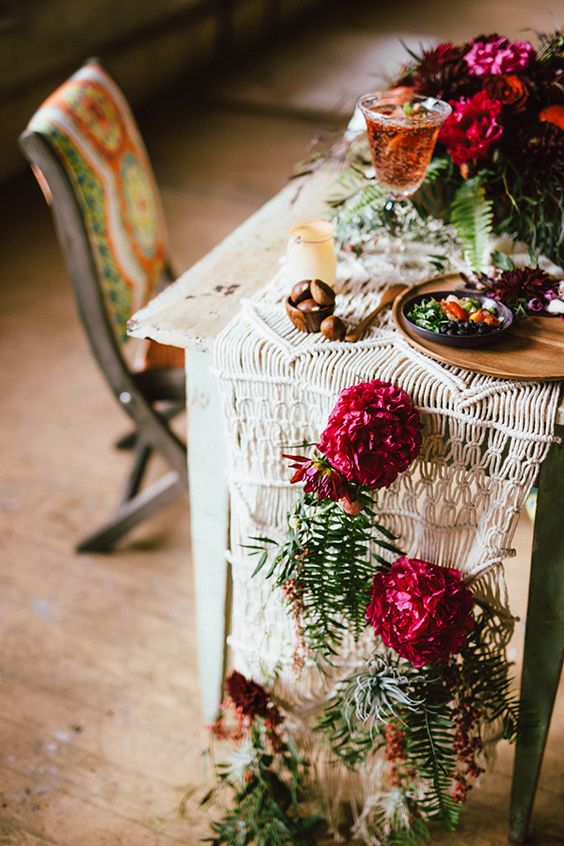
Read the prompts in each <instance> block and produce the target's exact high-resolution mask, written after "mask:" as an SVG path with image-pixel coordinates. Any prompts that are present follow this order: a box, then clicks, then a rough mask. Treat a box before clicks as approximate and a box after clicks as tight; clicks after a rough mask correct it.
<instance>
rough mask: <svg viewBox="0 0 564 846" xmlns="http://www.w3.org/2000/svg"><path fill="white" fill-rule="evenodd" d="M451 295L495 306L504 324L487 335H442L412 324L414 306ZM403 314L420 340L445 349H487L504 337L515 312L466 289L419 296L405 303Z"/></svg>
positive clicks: (489, 298)
mask: <svg viewBox="0 0 564 846" xmlns="http://www.w3.org/2000/svg"><path fill="white" fill-rule="evenodd" d="M450 294H455V296H457V297H473V299H475V300H479V301H480V302H481V303H487V304H488V306H489V305H494V306H495V308H496V310H497V314H498V317H502V318H503V323H502V324H501V326H499V327H498V328H496V329H494V330H493V331H492V332H487V333H486V334H485V335H441V334H440V333H439V332H431V330H430V329H422V328H421V326H417V325H416V324H415V323H412V321H411V320H410V319H409V317H408V316H407V315H408V313H409V312H410V311H411V309H412V308H413V306H415V305H417V304H418V303H420V302H421V301H422V300H426V299H428V298H429V297H434V298H435V299H436V300H442V299H445V298H446V297H448V296H449V295H450ZM402 314H403V316H404V318H405V322H406V323H407V325H408V326H409V328H410V329H411V330H412V332H415V334H416V335H419V337H420V338H425V340H427V341H433V343H435V344H442V345H443V346H445V347H466V348H467V347H487V346H489V344H493V343H494V342H495V341H498V340H499V339H500V338H501V337H504V336H505V335H506V333H507V331H508V330H509V329H510V328H511V325H512V323H513V312H512V311H511V309H510V308H508V307H507V306H506V305H504V304H503V303H499V302H497V300H492V298H491V297H486V296H484V294H477V293H476V292H475V291H471V290H465V289H458V290H455V291H431V292H429V293H428V294H417V295H416V296H414V297H410V298H409V299H408V300H406V301H405V302H404V304H403V307H402Z"/></svg>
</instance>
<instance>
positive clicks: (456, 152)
mask: <svg viewBox="0 0 564 846" xmlns="http://www.w3.org/2000/svg"><path fill="white" fill-rule="evenodd" d="M450 105H451V106H452V107H453V108H452V113H451V114H450V115H449V116H448V118H447V119H446V120H445V122H444V124H443V126H442V129H441V132H440V135H439V141H441V142H442V143H443V144H444V145H445V147H446V148H447V150H448V152H449V155H450V157H451V159H452V160H453V162H454V163H455V164H457V165H462V164H465V163H466V162H470V161H475V160H476V159H483V158H484V157H485V156H487V154H488V151H489V149H490V147H491V145H492V144H493V143H494V141H497V140H498V139H499V138H500V137H501V135H502V133H503V127H502V126H501V124H500V123H499V122H498V120H497V118H498V116H499V114H500V112H501V103H500V102H499V100H492V99H491V98H490V97H488V95H487V93H486V92H485V91H479V92H478V93H477V94H475V95H474V96H473V97H471V98H470V99H467V98H466V97H461V98H460V100H458V102H456V101H451V103H450Z"/></svg>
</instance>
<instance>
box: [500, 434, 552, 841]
mask: <svg viewBox="0 0 564 846" xmlns="http://www.w3.org/2000/svg"><path fill="white" fill-rule="evenodd" d="M557 434H559V435H560V437H563V436H564V427H562V426H561V427H559V428H558V430H557ZM562 502H564V444H560V445H558V444H555V445H553V446H552V447H551V449H550V452H549V454H548V456H547V458H546V460H545V461H544V463H543V465H542V468H541V472H540V478H539V493H538V501H537V513H536V519H535V530H534V542H533V556H532V561H531V580H530V585H529V604H528V610H527V629H526V634H525V651H524V657H523V676H522V681H521V708H522V711H523V715H524V718H523V727H522V730H521V731H520V733H519V736H518V738H517V749H516V752H515V767H514V771H513V787H512V793H511V810H510V834H509V839H510V841H511V842H512V843H518V844H523V843H525V842H526V840H527V836H528V833H529V825H530V821H531V814H532V810H533V804H534V799H535V793H536V789H537V784H538V778H539V774H540V769H541V764H542V758H543V754H544V748H545V745H546V738H547V735H548V729H549V725H550V718H551V715H552V709H553V706H554V700H555V698H556V691H557V688H558V682H559V679H560V672H561V670H562V659H563V647H564V579H563V578H562V565H563V564H564V532H563V531H562ZM531 717H532V718H533V719H532V720H531ZM527 718H529V720H528V719H527Z"/></svg>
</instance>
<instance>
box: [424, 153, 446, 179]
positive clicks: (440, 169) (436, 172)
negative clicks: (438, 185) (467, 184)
mask: <svg viewBox="0 0 564 846" xmlns="http://www.w3.org/2000/svg"><path fill="white" fill-rule="evenodd" d="M450 167H451V162H450V159H449V158H448V157H447V156H437V157H436V158H434V159H432V161H431V163H430V165H429V167H428V168H427V173H426V174H425V179H424V180H423V184H424V185H427V184H429V183H430V182H435V180H436V179H440V178H441V177H442V176H444V175H445V173H447V172H448V171H449V170H450Z"/></svg>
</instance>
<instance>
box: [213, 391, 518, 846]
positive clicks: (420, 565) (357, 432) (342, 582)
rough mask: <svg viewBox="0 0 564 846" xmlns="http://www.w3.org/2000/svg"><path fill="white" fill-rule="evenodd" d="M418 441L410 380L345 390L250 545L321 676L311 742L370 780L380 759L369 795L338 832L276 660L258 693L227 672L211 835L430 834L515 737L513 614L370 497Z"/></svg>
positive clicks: (451, 819) (287, 840)
mask: <svg viewBox="0 0 564 846" xmlns="http://www.w3.org/2000/svg"><path fill="white" fill-rule="evenodd" d="M422 438H423V435H422V424H421V421H420V417H419V414H418V412H417V410H416V409H415V408H414V406H413V405H412V403H411V401H410V399H409V397H408V396H407V394H406V393H405V391H403V390H401V389H400V388H398V387H396V386H394V385H392V384H390V383H388V382H382V381H379V380H377V379H375V380H373V381H371V382H363V383H360V384H357V385H354V386H352V387H349V388H346V389H345V390H343V391H342V392H341V394H340V396H339V398H338V401H337V403H336V405H335V407H334V409H333V411H332V412H331V414H330V416H329V419H328V422H327V425H326V427H325V429H324V430H323V432H322V433H321V436H320V438H319V440H318V443H317V444H316V446H315V449H314V452H313V454H312V455H311V456H308V455H297V456H295V455H293V456H288V458H290V460H291V461H292V467H293V470H294V471H295V472H294V475H293V477H292V479H291V481H292V482H293V483H294V484H302V485H303V489H302V491H301V492H300V494H299V496H298V497H297V499H296V502H295V504H294V506H293V507H292V509H291V511H290V513H289V514H288V517H287V526H286V536H285V538H284V539H283V541H282V542H280V543H277V542H274V541H272V540H269V539H268V538H252V539H250V543H249V547H248V549H249V551H250V552H251V553H254V554H257V555H258V556H259V557H258V563H257V567H256V569H255V575H256V574H257V573H261V572H262V573H263V574H266V578H267V579H271V580H272V584H273V589H275V590H279V591H280V594H279V595H280V598H281V601H283V602H284V603H285V604H286V606H287V608H288V612H289V614H290V615H291V617H292V619H293V621H294V630H295V637H294V642H295V651H294V661H293V666H294V672H295V673H296V675H297V676H298V677H299V675H300V674H301V673H302V672H303V669H304V666H306V665H307V666H309V667H311V666H316V665H317V667H318V668H319V669H320V670H321V671H322V672H326V673H327V684H328V685H330V687H329V688H328V696H327V699H326V701H325V704H324V705H323V706H322V707H321V712H319V711H318V712H317V713H312V714H311V718H310V728H311V730H312V731H314V732H315V733H316V736H317V738H318V743H319V744H321V745H322V746H323V747H324V748H325V749H326V750H327V751H328V754H329V757H330V759H331V760H332V761H333V762H334V765H341V766H345V767H346V768H348V769H349V770H351V771H353V772H355V773H362V772H365V773H366V774H367V777H369V778H372V777H373V775H372V774H373V773H375V772H376V770H375V769H374V766H375V762H379V766H380V769H379V770H378V772H379V777H378V778H376V776H374V784H373V787H372V788H371V798H370V802H369V803H368V806H367V807H365V809H364V810H363V812H362V814H361V815H360V816H357V818H356V820H354V819H353V820H352V821H351V820H349V825H348V830H347V829H346V827H345V828H343V827H341V828H340V830H337V831H335V828H334V821H330V820H326V819H324V818H323V812H322V808H323V802H322V801H321V797H320V793H319V790H318V787H317V785H316V784H315V777H314V774H313V772H312V768H311V767H310V766H309V762H308V761H307V760H306V759H305V757H304V755H303V754H302V752H301V751H300V750H299V749H298V747H297V745H296V743H295V741H294V739H293V731H294V727H293V724H292V718H291V714H288V713H286V706H285V705H284V703H283V702H282V701H277V678H276V673H274V675H273V677H272V678H270V679H269V680H268V684H267V687H268V688H269V690H268V691H267V690H266V689H265V687H263V686H261V685H259V684H258V683H257V682H256V681H254V680H252V679H247V678H245V677H244V676H243V675H242V674H241V673H239V672H237V671H235V672H234V673H232V674H231V676H230V677H229V678H228V679H227V685H226V687H227V697H226V700H225V702H224V704H223V705H222V707H221V709H220V713H219V715H218V719H217V721H216V722H215V724H214V725H213V726H212V733H213V735H214V737H215V738H216V739H219V740H221V741H222V742H224V743H225V744H226V746H227V747H228V748H229V752H226V753H225V754H226V758H225V760H224V761H223V763H221V764H220V765H218V767H217V775H218V779H219V784H218V788H214V790H213V791H212V793H211V794H208V796H206V798H205V801H206V802H207V801H209V800H210V798H211V797H212V796H213V797H216V796H217V793H218V790H219V787H221V786H226V787H227V788H228V789H229V795H230V805H229V806H228V807H227V809H226V810H225V812H224V814H223V816H222V817H221V818H220V819H217V820H215V822H213V824H212V827H213V835H212V837H211V838H210V840H211V842H213V843H214V844H215V846H222V845H223V844H225V846H236V844H237V845H238V844H256V845H257V846H259V844H269V846H271V844H280V846H302V844H303V845H304V846H305V844H308V845H309V844H314V843H315V842H317V837H318V834H319V835H325V836H326V835H327V833H328V832H331V831H332V833H333V834H339V835H341V836H344V837H355V838H356V839H357V840H360V841H361V842H364V843H366V844H372V846H375V845H376V844H381V845H382V846H383V845H384V844H393V846H419V844H425V843H427V842H428V840H429V837H430V833H431V831H432V827H433V825H435V824H438V825H440V826H442V827H443V828H445V829H446V830H447V831H453V830H455V828H456V826H457V823H458V819H459V816H460V810H461V807H462V804H463V803H464V801H465V799H466V797H467V795H468V792H469V790H471V788H472V787H473V786H474V784H475V782H476V780H477V779H478V778H479V777H480V775H481V774H482V773H483V772H484V770H485V768H486V765H487V755H486V750H487V745H488V740H491V739H492V738H494V737H495V738H496V739H498V738H500V737H505V738H506V739H509V740H512V739H513V738H514V737H515V734H516V730H517V721H518V712H517V707H516V704H515V701H514V699H513V696H512V693H511V689H510V687H511V679H510V677H509V665H508V662H507V658H506V646H507V641H508V638H509V637H510V633H511V621H509V623H508V621H507V619H503V620H502V619H501V617H500V616H499V615H498V612H497V611H496V610H495V609H494V608H493V607H492V606H491V605H489V604H487V603H486V602H484V600H483V599H481V598H480V597H479V596H477V595H476V594H474V593H473V591H472V590H471V588H470V587H469V586H468V584H466V583H465V579H464V576H463V571H462V570H461V569H459V566H457V565H460V564H461V562H456V561H452V562H449V564H450V566H439V565H438V564H436V563H433V562H430V561H425V560H422V559H420V558H416V557H411V556H407V555H405V554H403V553H402V551H401V550H400V549H399V547H398V545H397V543H398V540H397V538H395V537H394V536H393V535H392V534H391V533H390V531H389V530H388V529H387V528H386V526H385V525H383V524H382V523H383V521H382V516H381V515H380V514H379V513H378V511H377V510H376V506H375V492H376V491H377V490H379V489H382V488H386V487H388V486H389V485H391V484H393V482H394V481H395V480H396V479H397V477H398V475H399V474H401V473H403V472H405V471H406V470H407V469H408V468H409V467H410V465H411V464H412V463H413V461H414V460H415V459H416V458H417V456H418V454H419V452H420V450H421V447H422ZM345 638H352V639H353V640H354V641H356V642H360V641H361V640H362V642H363V644H365V643H366V644H367V646H366V649H365V648H364V647H363V649H362V650H361V652H360V653H359V654H361V655H364V656H365V657H364V658H363V659H362V661H363V662H364V663H363V664H361V665H360V666H359V665H358V664H357V665H356V666H355V668H354V670H353V671H352V672H351V670H350V669H349V670H348V674H347V670H342V671H341V673H340V675H338V677H337V678H336V679H335V677H334V676H332V674H331V671H333V670H334V669H335V666H336V665H335V661H336V659H337V658H338V655H339V650H340V648H341V646H342V644H343V641H344V639H345ZM331 679H332V680H331ZM332 826H333V827H332Z"/></svg>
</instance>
